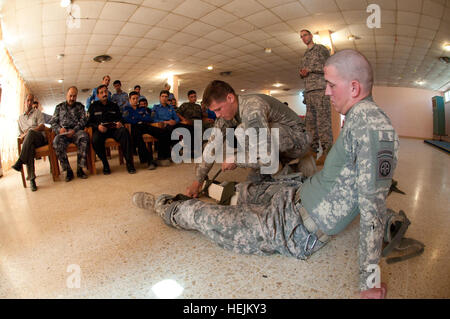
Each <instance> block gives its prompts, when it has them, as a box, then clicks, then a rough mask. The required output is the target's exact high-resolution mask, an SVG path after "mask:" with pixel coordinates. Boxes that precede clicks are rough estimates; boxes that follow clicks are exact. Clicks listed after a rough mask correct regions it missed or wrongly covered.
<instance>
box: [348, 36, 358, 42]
mask: <svg viewBox="0 0 450 319" xmlns="http://www.w3.org/2000/svg"><path fill="white" fill-rule="evenodd" d="M348 40H349V41H355V40H356V37H355V36H354V35H349V36H348Z"/></svg>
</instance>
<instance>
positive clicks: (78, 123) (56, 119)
mask: <svg viewBox="0 0 450 319" xmlns="http://www.w3.org/2000/svg"><path fill="white" fill-rule="evenodd" d="M86 123H87V117H86V112H85V110H84V105H83V104H81V103H80V102H75V104H74V105H73V106H69V105H68V104H67V102H62V103H60V104H58V105H57V106H56V108H55V112H54V114H53V117H52V119H51V121H50V125H51V126H52V129H53V131H55V133H56V134H58V133H59V130H60V129H61V128H63V127H64V128H65V129H68V130H74V131H75V132H77V131H79V130H84V127H85V126H86Z"/></svg>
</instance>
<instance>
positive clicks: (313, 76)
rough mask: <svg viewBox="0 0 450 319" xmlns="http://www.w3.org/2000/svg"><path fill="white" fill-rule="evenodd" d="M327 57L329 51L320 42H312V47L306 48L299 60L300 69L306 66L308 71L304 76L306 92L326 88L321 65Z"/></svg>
mask: <svg viewBox="0 0 450 319" xmlns="http://www.w3.org/2000/svg"><path fill="white" fill-rule="evenodd" d="M329 57H330V52H329V51H328V49H327V48H326V47H325V46H323V45H321V44H314V46H313V47H312V48H310V49H307V50H306V52H305V54H304V55H303V58H302V59H301V61H300V70H301V69H304V68H306V69H308V71H309V74H308V75H307V76H306V77H305V78H304V79H305V92H306V93H307V92H310V91H315V90H325V89H326V87H327V84H326V82H325V78H324V73H323V66H324V65H325V62H326V61H327V59H328V58H329Z"/></svg>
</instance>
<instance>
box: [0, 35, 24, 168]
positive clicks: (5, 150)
mask: <svg viewBox="0 0 450 319" xmlns="http://www.w3.org/2000/svg"><path fill="white" fill-rule="evenodd" d="M0 84H1V88H2V90H1V94H2V96H1V100H0V158H1V164H2V165H1V166H2V167H3V170H4V171H5V170H7V169H9V168H10V167H11V165H12V164H14V162H15V161H16V160H17V157H18V154H17V136H18V134H19V129H18V126H17V119H18V118H19V114H20V112H21V108H22V105H23V101H24V95H25V93H26V88H25V84H24V81H23V80H22V79H21V78H20V75H19V73H18V71H17V69H16V67H15V66H14V63H13V61H12V59H11V57H10V55H9V54H8V51H7V50H6V48H5V47H4V45H3V42H2V41H0Z"/></svg>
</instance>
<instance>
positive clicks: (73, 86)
mask: <svg viewBox="0 0 450 319" xmlns="http://www.w3.org/2000/svg"><path fill="white" fill-rule="evenodd" d="M71 89H74V90H75V91H77V93H78V88H77V87H76V86H75V85H72V86H71V87H70V88H68V89H67V91H66V92H67V93H68V92H69V91H70V90H71Z"/></svg>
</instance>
